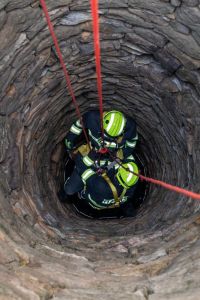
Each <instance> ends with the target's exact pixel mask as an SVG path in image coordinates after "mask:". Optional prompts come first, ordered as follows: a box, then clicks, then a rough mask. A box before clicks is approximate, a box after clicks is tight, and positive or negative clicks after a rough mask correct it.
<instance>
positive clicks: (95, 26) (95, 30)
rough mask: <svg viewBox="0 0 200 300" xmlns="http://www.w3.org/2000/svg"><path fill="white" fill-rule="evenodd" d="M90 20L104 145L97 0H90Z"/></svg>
mask: <svg viewBox="0 0 200 300" xmlns="http://www.w3.org/2000/svg"><path fill="white" fill-rule="evenodd" d="M90 2H91V10H92V20H93V33H94V49H95V62H96V73H97V89H98V95H99V110H100V120H101V133H102V141H103V147H104V128H103V95H102V79H101V50H100V41H99V40H100V39H99V15H98V0H91V1H90Z"/></svg>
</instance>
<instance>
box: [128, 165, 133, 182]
mask: <svg viewBox="0 0 200 300" xmlns="http://www.w3.org/2000/svg"><path fill="white" fill-rule="evenodd" d="M127 166H128V167H129V170H130V171H131V172H133V171H134V169H133V166H132V165H131V164H127ZM133 176H134V174H132V173H130V174H129V176H128V178H127V182H129V181H130V180H131V178H132V177H133Z"/></svg>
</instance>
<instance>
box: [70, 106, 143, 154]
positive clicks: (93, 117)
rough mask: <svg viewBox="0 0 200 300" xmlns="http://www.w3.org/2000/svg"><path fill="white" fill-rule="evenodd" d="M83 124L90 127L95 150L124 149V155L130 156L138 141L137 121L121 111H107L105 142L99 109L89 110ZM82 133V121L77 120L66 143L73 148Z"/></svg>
mask: <svg viewBox="0 0 200 300" xmlns="http://www.w3.org/2000/svg"><path fill="white" fill-rule="evenodd" d="M83 124H84V127H85V128H86V129H88V134H89V139H90V142H91V145H92V147H93V148H94V149H95V150H99V149H101V148H103V147H104V148H108V150H109V151H111V152H116V151H118V150H119V149H122V150H123V157H127V156H129V155H130V154H131V153H132V152H133V149H134V148H135V146H136V143H137V139H138V136H137V130H136V123H135V121H134V120H133V119H132V118H130V117H128V116H124V114H122V113H121V112H118V111H110V112H105V113H104V117H103V127H104V144H103V140H102V133H101V122H100V114H99V111H89V112H87V113H85V114H84V115H83ZM81 133H82V125H81V123H80V121H79V120H78V121H76V122H75V123H74V124H73V125H72V126H71V128H70V131H69V133H68V134H67V136H66V139H65V144H66V147H67V149H69V150H71V149H73V147H74V146H75V142H76V140H77V137H78V136H80V134H81Z"/></svg>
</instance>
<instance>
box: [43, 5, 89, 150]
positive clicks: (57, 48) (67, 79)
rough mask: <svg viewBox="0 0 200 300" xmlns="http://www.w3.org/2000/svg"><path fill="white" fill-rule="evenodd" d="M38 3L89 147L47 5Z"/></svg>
mask: <svg viewBox="0 0 200 300" xmlns="http://www.w3.org/2000/svg"><path fill="white" fill-rule="evenodd" d="M40 3H41V6H42V9H43V11H44V14H45V17H46V21H47V24H48V27H49V31H50V33H51V36H52V39H53V42H54V45H55V48H56V52H57V55H58V58H59V60H60V64H61V66H62V69H63V72H64V75H65V79H66V85H67V89H68V90H69V93H70V95H71V98H72V101H73V103H74V106H75V109H76V114H77V116H78V118H79V119H80V122H81V125H82V128H83V132H84V135H85V138H86V141H87V144H88V145H89V147H90V143H89V139H88V136H87V133H86V130H85V127H84V124H83V119H82V116H81V113H80V110H79V106H78V104H77V101H76V98H75V95H74V91H73V88H72V85H71V81H70V77H69V74H68V72H67V68H66V66H65V62H64V59H63V56H62V53H61V50H60V47H59V44H58V39H57V37H56V34H55V32H54V28H53V24H52V22H51V19H50V16H49V13H48V9H47V5H46V3H45V0H40Z"/></svg>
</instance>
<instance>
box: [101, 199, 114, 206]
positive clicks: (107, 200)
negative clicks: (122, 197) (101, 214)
mask: <svg viewBox="0 0 200 300" xmlns="http://www.w3.org/2000/svg"><path fill="white" fill-rule="evenodd" d="M102 203H104V204H107V205H109V204H113V203H115V199H104V200H103V201H102Z"/></svg>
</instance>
